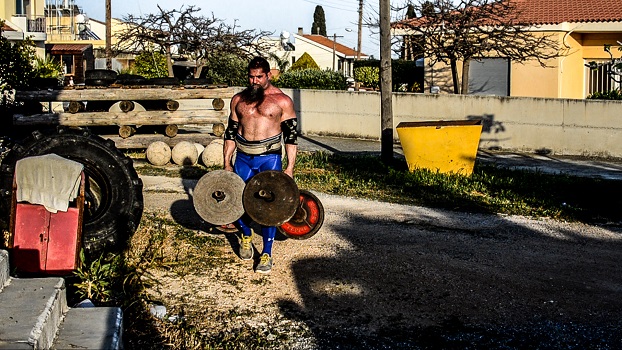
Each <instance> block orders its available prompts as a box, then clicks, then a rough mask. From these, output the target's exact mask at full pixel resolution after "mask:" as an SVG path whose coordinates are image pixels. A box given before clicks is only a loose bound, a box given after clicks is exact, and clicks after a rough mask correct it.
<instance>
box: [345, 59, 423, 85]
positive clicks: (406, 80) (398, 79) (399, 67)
mask: <svg viewBox="0 0 622 350" xmlns="http://www.w3.org/2000/svg"><path fill="white" fill-rule="evenodd" d="M363 67H374V68H376V69H378V71H379V70H380V60H361V61H354V79H355V80H356V81H359V82H362V83H364V84H365V85H366V86H369V87H374V88H375V87H377V86H379V85H380V76H379V75H378V78H377V81H376V82H375V84H372V83H371V82H367V81H361V80H358V79H357V77H356V76H357V75H356V72H357V70H358V69H360V68H363ZM366 78H368V79H370V78H371V77H366ZM391 80H392V81H393V91H402V92H422V91H423V89H422V86H423V67H417V64H416V62H415V61H407V60H402V59H399V60H391Z"/></svg>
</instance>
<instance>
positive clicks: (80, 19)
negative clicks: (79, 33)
mask: <svg viewBox="0 0 622 350" xmlns="http://www.w3.org/2000/svg"><path fill="white" fill-rule="evenodd" d="M76 23H86V16H84V15H83V14H79V15H76Z"/></svg>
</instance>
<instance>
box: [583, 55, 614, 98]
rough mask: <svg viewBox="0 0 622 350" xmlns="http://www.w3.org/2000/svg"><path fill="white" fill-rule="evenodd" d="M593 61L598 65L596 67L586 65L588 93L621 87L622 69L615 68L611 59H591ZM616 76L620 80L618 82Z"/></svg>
mask: <svg viewBox="0 0 622 350" xmlns="http://www.w3.org/2000/svg"><path fill="white" fill-rule="evenodd" d="M592 61H594V62H596V63H597V64H598V66H597V67H596V68H595V69H591V68H589V67H585V70H586V74H585V76H586V77H587V94H588V95H591V94H593V93H595V92H608V91H611V90H615V89H619V88H620V79H621V78H622V75H620V74H622V71H620V70H619V69H615V68H613V65H612V64H611V61H603V60H600V61H598V60H590V62H592ZM612 73H613V74H612ZM616 73H617V75H616ZM616 77H617V78H616ZM614 78H616V79H617V80H618V81H617V82H616V81H615V80H614Z"/></svg>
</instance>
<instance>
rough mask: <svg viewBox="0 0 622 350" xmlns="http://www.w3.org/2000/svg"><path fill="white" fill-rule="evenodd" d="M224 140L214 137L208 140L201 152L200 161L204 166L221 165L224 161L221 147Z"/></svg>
mask: <svg viewBox="0 0 622 350" xmlns="http://www.w3.org/2000/svg"><path fill="white" fill-rule="evenodd" d="M223 144H224V141H223V140H222V139H215V140H214V141H212V142H210V143H209V145H207V147H205V150H203V154H202V155H201V161H202V162H203V165H205V166H214V165H222V164H223V162H224V157H223V154H222V147H223Z"/></svg>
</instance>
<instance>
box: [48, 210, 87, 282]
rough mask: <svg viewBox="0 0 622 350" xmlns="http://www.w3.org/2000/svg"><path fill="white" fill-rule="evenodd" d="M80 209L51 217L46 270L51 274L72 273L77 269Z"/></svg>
mask: <svg viewBox="0 0 622 350" xmlns="http://www.w3.org/2000/svg"><path fill="white" fill-rule="evenodd" d="M78 218H79V211H78V208H69V209H67V212H61V211H59V212H58V213H54V214H51V215H50V235H49V237H50V239H49V241H48V246H47V263H46V266H45V270H46V271H47V272H49V273H71V271H73V270H74V269H75V268H76V261H77V257H78V255H77V254H78V252H77V249H76V247H77V246H78V244H77V243H78V242H77V241H78Z"/></svg>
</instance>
